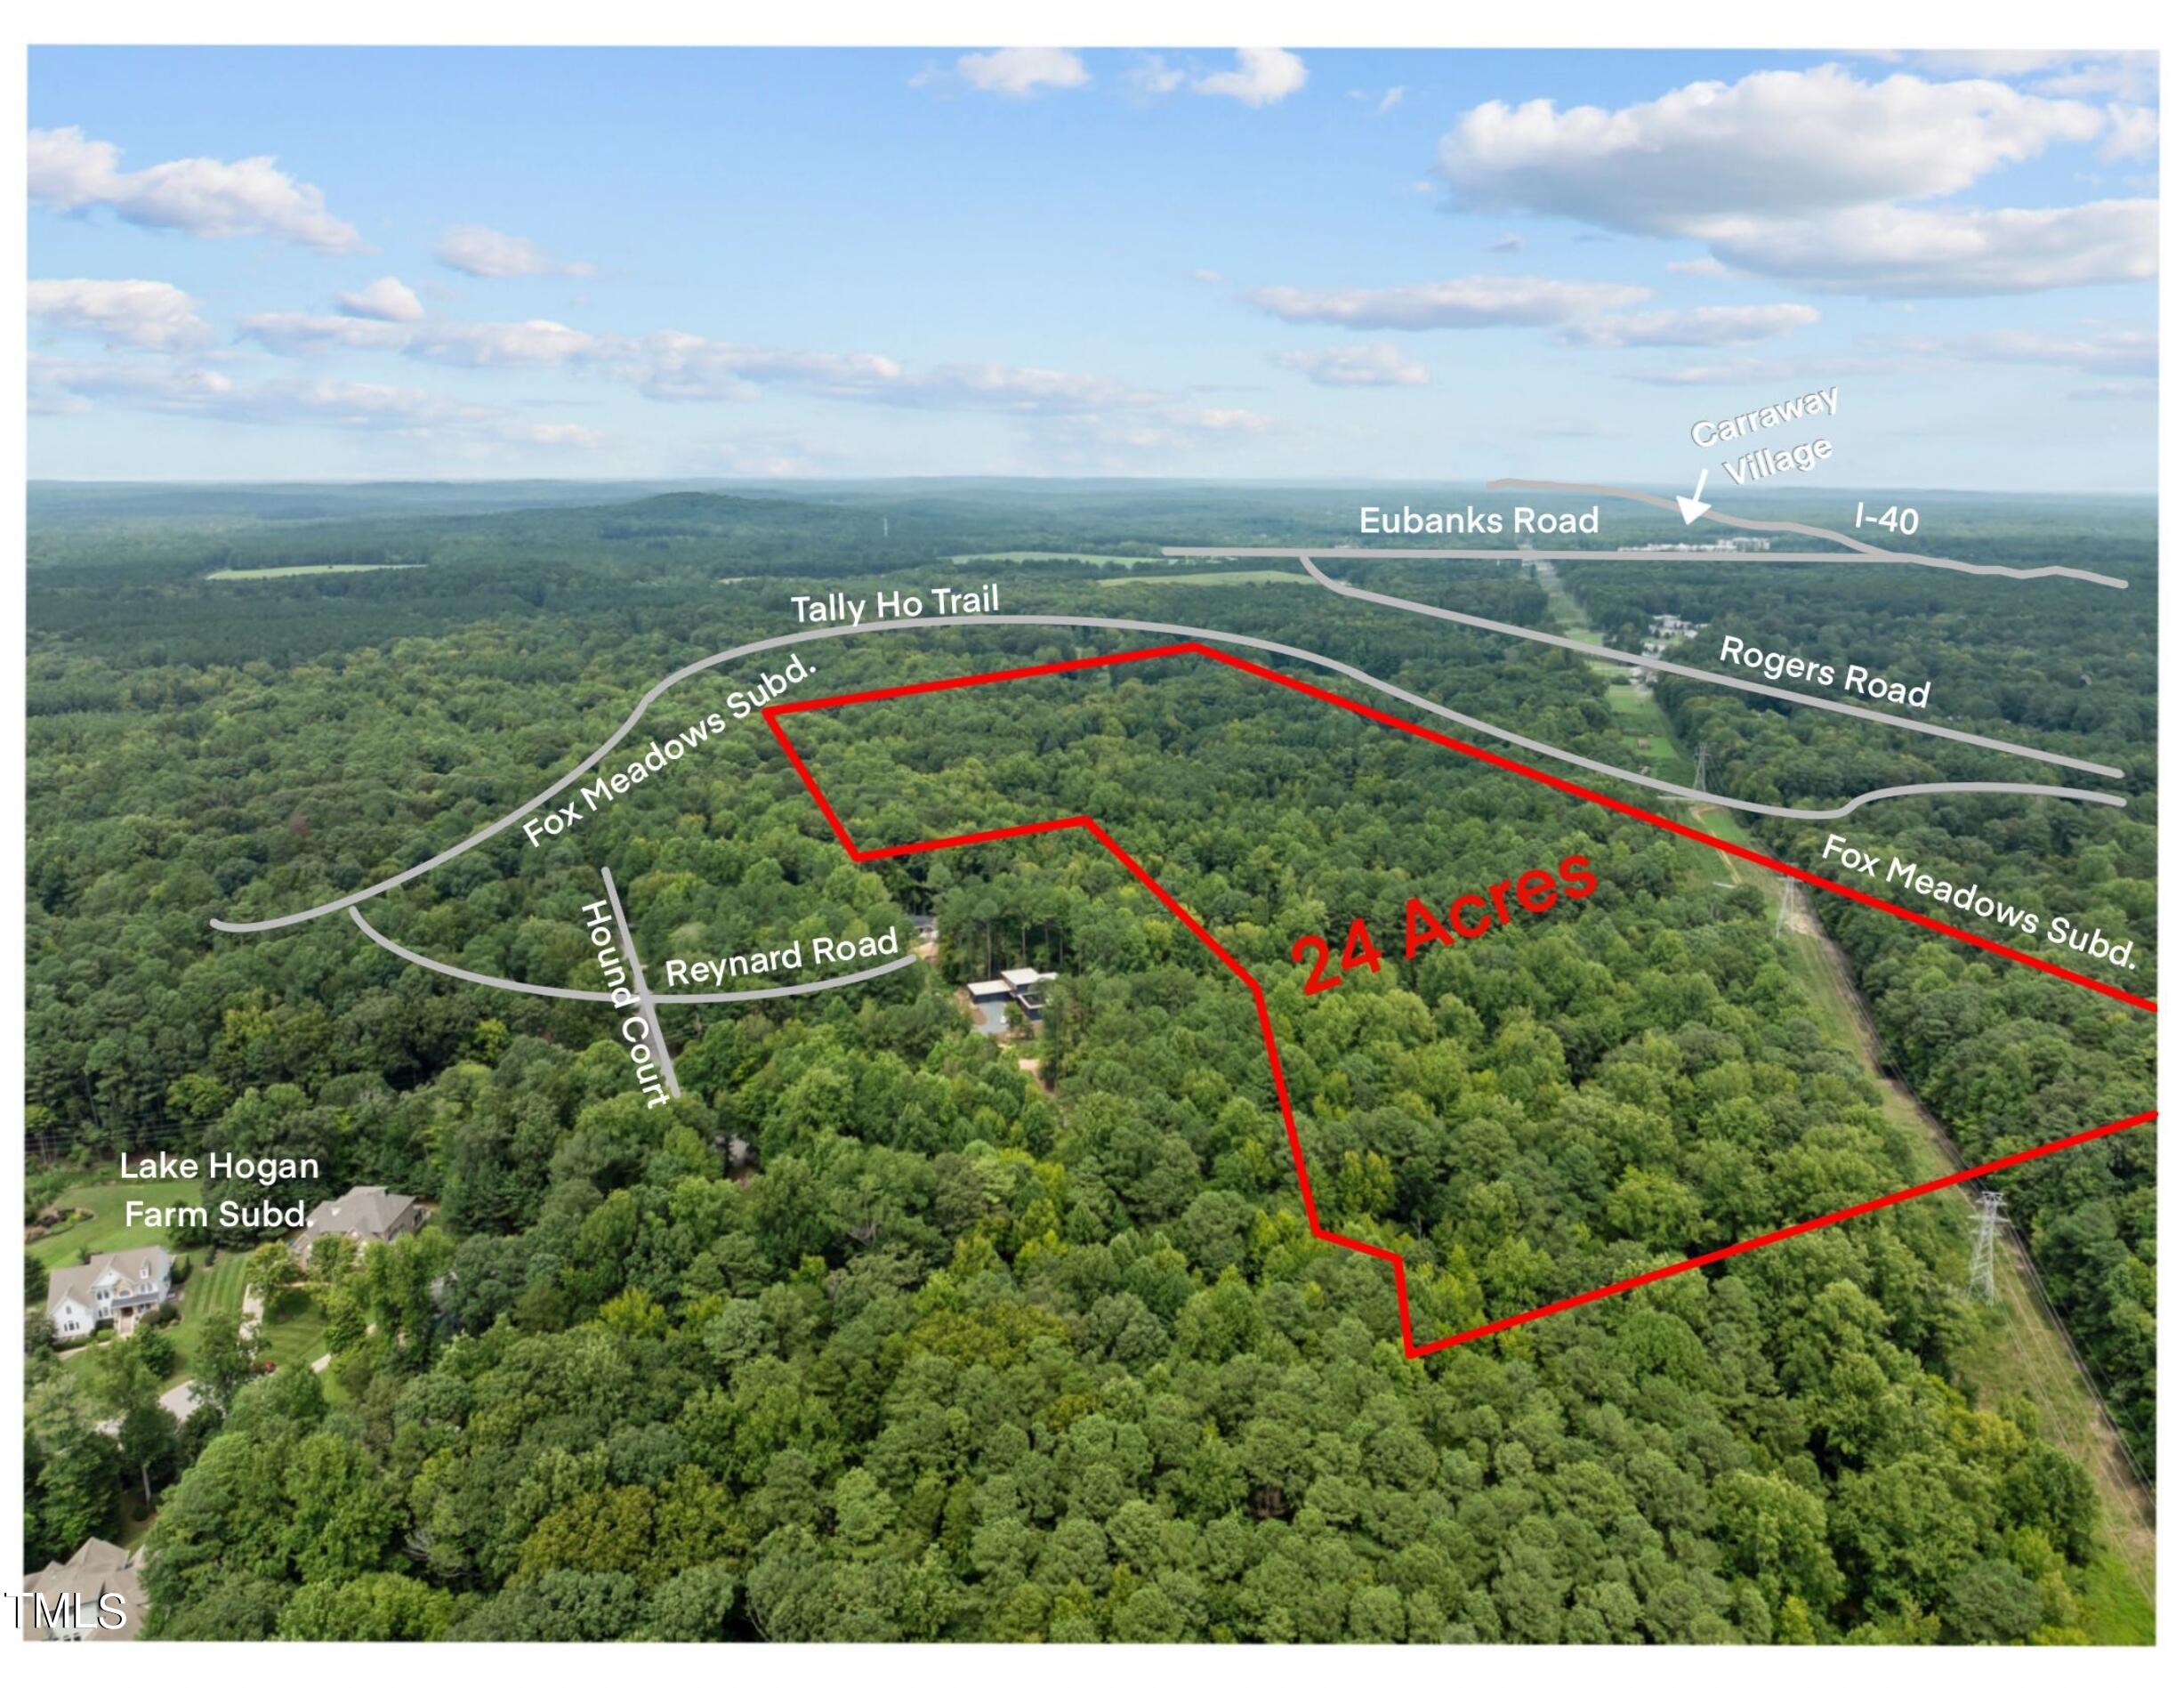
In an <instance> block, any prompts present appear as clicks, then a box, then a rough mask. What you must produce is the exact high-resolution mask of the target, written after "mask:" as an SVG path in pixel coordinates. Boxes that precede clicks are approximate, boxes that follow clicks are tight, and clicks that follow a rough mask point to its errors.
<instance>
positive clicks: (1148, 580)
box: [1100, 569, 1312, 586]
mask: <svg viewBox="0 0 2184 1688" xmlns="http://www.w3.org/2000/svg"><path fill="white" fill-rule="evenodd" d="M1311 584H1312V583H1311V582H1310V580H1308V579H1306V578H1305V577H1303V576H1302V575H1301V574H1299V573H1297V572H1296V570H1295V569H1231V570H1229V572H1227V573H1225V574H1224V573H1214V574H1188V575H1128V576H1119V577H1116V578H1115V579H1113V580H1102V581H1101V582H1100V585H1101V586H1310V585H1311Z"/></svg>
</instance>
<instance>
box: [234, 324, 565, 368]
mask: <svg viewBox="0 0 2184 1688" xmlns="http://www.w3.org/2000/svg"><path fill="white" fill-rule="evenodd" d="M238 328H239V329H240V331H241V333H242V334H243V335H244V337H245V338H246V339H251V340H255V341H256V342H257V343H259V344H260V345H262V346H264V347H265V348H266V349H267V350H268V351H278V352H284V353H286V354H288V355H290V356H297V355H302V354H304V353H308V352H318V351H336V350H342V349H346V350H349V351H396V352H400V353H402V354H403V355H404V356H406V357H411V358H419V359H423V360H424V361H425V362H427V363H445V364H454V365H457V366H459V367H466V368H475V369H483V368H497V367H508V366H521V365H553V364H566V363H570V362H573V361H575V360H576V359H579V358H583V357H585V356H588V355H590V354H592V353H593V352H594V351H598V350H599V349H600V342H599V341H598V340H597V339H595V338H594V337H593V336H592V335H588V334H586V333H584V331H583V330H582V329H580V328H572V327H568V325H567V324H566V323H560V322H551V321H547V320H545V319H535V320H532V321H529V322H450V321H428V322H387V321H383V320H379V319H373V318H367V317H319V316H311V315H309V314H306V313H304V312H301V311H274V312H270V313H267V314H265V315H262V316H253V317H245V318H244V319H242V321H241V322H240V323H239V324H238Z"/></svg>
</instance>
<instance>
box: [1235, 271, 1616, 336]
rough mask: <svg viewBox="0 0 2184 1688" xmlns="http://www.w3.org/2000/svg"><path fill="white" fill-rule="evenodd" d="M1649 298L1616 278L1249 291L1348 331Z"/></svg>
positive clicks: (1477, 323)
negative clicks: (1613, 280)
mask: <svg viewBox="0 0 2184 1688" xmlns="http://www.w3.org/2000/svg"><path fill="white" fill-rule="evenodd" d="M1647 296H1648V289H1646V288H1644V287H1627V286H1624V285H1623V284H1622V283H1619V282H1612V281H1554V280H1550V279H1546V278H1544V277H1541V276H1459V277H1456V278H1455V279H1452V280H1448V281H1422V282H1415V283H1412V284H1409V285H1407V286H1402V287H1254V288H1253V289H1252V290H1251V291H1250V292H1248V293H1247V294H1245V298H1246V299H1248V300H1249V301H1250V302H1251V303H1253V304H1255V305H1257V306H1258V307H1259V308H1260V309H1261V310H1262V311H1269V312H1271V313H1272V314H1273V315H1275V316H1277V317H1279V318H1281V319H1282V320H1283V321H1285V322H1331V323H1337V324H1340V325H1341V326H1342V327H1346V328H1401V329H1420V328H1497V327H1556V326H1559V325H1560V324H1562V323H1566V322H1574V321H1576V320H1577V319H1580V318H1583V317H1590V316H1595V315H1598V314H1599V313H1600V312H1601V311H1613V310H1616V309H1618V308H1619V307H1621V306H1624V305H1632V304H1636V303H1639V301H1640V300H1641V299H1644V298H1646V297H1647Z"/></svg>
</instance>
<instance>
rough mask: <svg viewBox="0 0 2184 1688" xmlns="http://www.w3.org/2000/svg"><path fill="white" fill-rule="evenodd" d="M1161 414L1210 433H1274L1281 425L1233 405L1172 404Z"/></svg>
mask: <svg viewBox="0 0 2184 1688" xmlns="http://www.w3.org/2000/svg"><path fill="white" fill-rule="evenodd" d="M1160 415H1161V416H1165V418H1166V419H1167V420H1168V421H1170V422H1173V424H1176V426H1178V427H1179V428H1196V429H1200V430H1203V431H1204V432H1208V433H1272V432H1275V431H1276V430H1277V428H1279V427H1280V426H1281V424H1279V423H1277V422H1276V421H1275V420H1274V418H1273V417H1271V416H1261V414H1260V413H1259V412H1258V411H1256V410H1243V409H1238V408H1235V407H1233V406H1231V407H1229V408H1221V409H1197V408H1191V407H1189V406H1181V405H1178V406H1170V407H1168V408H1165V409H1163V410H1162V411H1161V412H1160Z"/></svg>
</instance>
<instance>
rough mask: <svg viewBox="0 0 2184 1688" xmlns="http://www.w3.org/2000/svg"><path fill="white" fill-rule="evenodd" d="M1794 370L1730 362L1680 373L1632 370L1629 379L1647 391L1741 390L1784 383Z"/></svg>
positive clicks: (1753, 361) (1759, 361)
mask: <svg viewBox="0 0 2184 1688" xmlns="http://www.w3.org/2000/svg"><path fill="white" fill-rule="evenodd" d="M1796 374H1797V366H1796V365H1795V364H1792V363H1783V362H1780V361H1778V360H1777V359H1767V358H1732V359H1729V360H1728V361H1727V362H1724V363H1707V364H1693V365H1690V366H1688V367H1685V368H1680V369H1633V370H1632V371H1631V372H1630V379H1632V381H1642V382H1644V383H1645V384H1647V385H1648V386H1650V387H1740V386H1749V385H1756V384H1759V383H1761V382H1769V381H1787V380H1790V379H1791V378H1792V377H1793V376H1795V375H1796Z"/></svg>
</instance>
